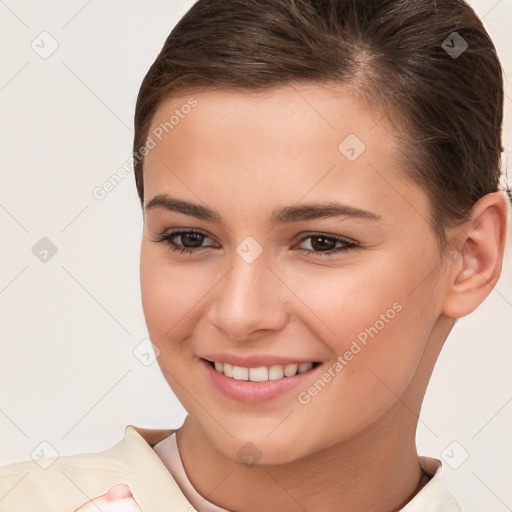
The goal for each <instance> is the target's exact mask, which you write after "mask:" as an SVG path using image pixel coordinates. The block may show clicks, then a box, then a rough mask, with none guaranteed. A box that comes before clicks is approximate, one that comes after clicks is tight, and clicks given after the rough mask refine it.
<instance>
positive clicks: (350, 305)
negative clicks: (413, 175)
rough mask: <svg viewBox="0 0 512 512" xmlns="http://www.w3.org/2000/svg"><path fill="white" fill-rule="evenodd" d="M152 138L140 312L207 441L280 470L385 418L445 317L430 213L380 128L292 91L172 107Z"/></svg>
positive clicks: (359, 111)
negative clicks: (250, 453) (248, 452)
mask: <svg viewBox="0 0 512 512" xmlns="http://www.w3.org/2000/svg"><path fill="white" fill-rule="evenodd" d="M187 104H188V105H193V107H192V108H185V107H184V105H187ZM179 113H181V115H179ZM173 115H174V116H175V117H176V119H177V118H178V117H179V122H176V119H174V122H173V123H172V128H170V127H169V126H170V125H169V120H170V119H171V116H173ZM166 122H167V129H166V130H163V131H162V126H164V124H165V123H166ZM162 132H163V133H162ZM166 132H168V133H166ZM149 133H150V136H151V137H152V139H153V143H150V144H148V147H152V149H151V150H150V152H149V154H148V155H147V156H146V159H145V165H144V196H145V198H144V199H145V201H144V203H145V212H144V214H145V221H144V234H143V240H142V247H141V265H140V271H141V287H142V300H143V308H144V314H145V317H146V321H147V326H148V330H149V334H150V337H151V340H152V342H153V344H154V345H155V346H156V347H157V348H158V350H159V351H160V355H159V357H158V362H159V364H160V367H161V369H162V371H163V375H164V376H165V378H166V379H167V381H168V382H169V384H170V386H171V387H172V389H173V391H174V392H175V394H176V395H177V397H178V398H179V400H180V401H181V402H182V404H183V405H184V407H185V408H186V409H187V411H188V413H189V415H190V417H191V418H192V420H193V422H194V423H195V424H196V425H197V427H198V428H200V429H201V430H202V431H203V432H204V434H205V436H206V437H207V438H208V439H209V440H210V442H211V444H212V445H213V446H214V447H215V448H216V449H217V450H218V451H219V452H221V453H222V454H224V455H226V456H228V457H230V458H232V459H236V458H240V450H241V448H242V447H244V448H243V449H249V448H247V447H248V446H250V445H247V443H252V444H253V445H254V447H256V448H251V449H252V450H255V451H257V452H258V457H259V458H260V460H259V462H260V463H268V464H274V463H282V462H289V461H292V460H294V459H297V458H299V457H302V456H305V455H308V454H312V453H314V452H317V451H320V450H322V449H324V448H326V447H328V446H331V445H333V444H335V443H339V442H342V441H344V440H346V439H348V438H350V437H351V436H354V435H356V434H357V433H358V432H361V431H363V430H364V429H365V428H366V427H367V426H368V425H370V424H372V423H374V422H376V421H378V420H379V418H382V417H384V415H385V413H386V412H387V411H389V410H391V408H392V407H393V405H394V404H396V402H397V400H398V397H400V396H401V395H402V394H403V393H404V391H405V390H406V388H407V386H408V385H409V383H410V382H411V379H412V378H413V376H414V374H415V371H416V369H417V367H418V365H419V363H420V361H421V358H422V355H423V353H424V349H425V346H426V344H427V342H428V339H429V336H430V335H431V331H432V329H433V326H434V324H435V323H436V321H437V319H438V317H439V316H440V314H441V302H442V282H441V277H440V272H439V271H438V270H437V269H438V264H439V258H440V256H439V251H438V249H437V246H436V243H435V237H434V233H433V232H432V229H431V227H430V226H429V224H428V223H427V221H426V219H427V218H428V217H429V202H428V198H427V196H426V194H425V193H424V192H423V191H422V189H420V188H419V187H418V186H417V185H415V184H414V183H412V182H411V181H409V180H408V179H407V178H405V177H404V175H403V173H402V169H401V168H400V165H399V163H398V158H397V157H398V155H399V151H400V149H401V148H400V147H399V146H398V143H397V142H396V140H395V138H394V136H393V133H392V131H391V130H390V128H389V126H387V125H386V123H385V121H384V120H380V121H379V117H378V116H377V114H375V115H374V114H373V113H372V112H370V111H368V110H367V109H365V108H363V107H362V106H361V105H360V104H359V103H357V102H356V101H355V100H354V98H353V97H352V96H351V95H350V94H349V91H348V90H346V89H344V88H343V87H342V86H338V87H336V88H332V87H331V88H327V87H326V86H324V85H318V84H316V85H315V84H308V85H305V84H302V85H294V86H293V87H291V86H283V87H280V88H276V89H273V90H270V91H266V92H263V93H261V92H259V93H256V92H250V93H249V92H248V93H241V92H234V91H226V90H224V91H220V90H217V91H213V90H205V91H203V92H201V93H198V94H194V95H193V98H191V96H187V95H183V96H180V97H173V98H169V99H167V100H166V101H165V102H164V103H162V104H161V106H160V107H159V109H158V111H157V112H156V115H155V116H154V119H153V121H152V126H151V128H150V132H149ZM155 134H158V136H155ZM159 139H161V140H159ZM153 146H154V147H153ZM215 367H216V368H215ZM247 378H248V379H249V380H246V379H247ZM306 434H307V435H306ZM242 451H243V450H242Z"/></svg>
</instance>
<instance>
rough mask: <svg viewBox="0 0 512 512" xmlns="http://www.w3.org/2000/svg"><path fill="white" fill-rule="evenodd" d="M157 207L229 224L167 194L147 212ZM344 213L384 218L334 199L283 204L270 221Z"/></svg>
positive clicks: (215, 213) (149, 205)
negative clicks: (301, 203)
mask: <svg viewBox="0 0 512 512" xmlns="http://www.w3.org/2000/svg"><path fill="white" fill-rule="evenodd" d="M154 208H163V209H165V210H169V211H172V212H177V213H182V214H184V215H190V216H191V217H196V218H197V219H201V220H206V221H209V222H216V223H218V224H224V225H225V222H224V220H223V219H222V217H221V215H220V214H219V212H218V211H216V210H213V209H211V208H208V207H206V206H202V205H199V204H195V203H191V202H189V201H184V200H182V199H174V198H172V197H169V196H168V195H166V194H160V195H157V196H155V197H153V198H152V199H151V200H150V201H148V203H147V204H146V206H145V210H146V211H147V210H151V209H154ZM340 216H343V217H352V218H357V219H363V220H371V221H379V220H382V217H381V216H380V215H378V214H376V213H373V212H370V211H368V210H361V209H360V208H354V207H353V206H348V205H344V204H341V203H337V202H334V201H330V202H325V203H310V204H304V205H301V206H295V205H294V206H281V207H279V208H276V209H275V210H274V211H273V212H272V214H271V215H270V223H271V225H277V224H288V223H292V222H300V221H307V220H314V219H320V218H330V217H340Z"/></svg>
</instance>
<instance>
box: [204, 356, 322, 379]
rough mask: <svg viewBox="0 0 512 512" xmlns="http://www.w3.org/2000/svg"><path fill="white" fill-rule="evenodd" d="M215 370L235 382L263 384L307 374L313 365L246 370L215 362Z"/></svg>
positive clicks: (264, 367)
mask: <svg viewBox="0 0 512 512" xmlns="http://www.w3.org/2000/svg"><path fill="white" fill-rule="evenodd" d="M214 364H215V369H216V370H217V371H218V372H220V373H223V374H224V375H225V376H226V377H232V378H233V379H235V380H250V381H253V382H263V381H266V380H278V379H282V378H283V377H293V376H294V375H295V374H297V373H302V372H306V371H308V370H311V368H313V363H301V364H287V365H281V364H274V365H272V366H258V367H257V368H245V367H244V366H233V365H231V364H229V363H221V362H219V361H215V363H214Z"/></svg>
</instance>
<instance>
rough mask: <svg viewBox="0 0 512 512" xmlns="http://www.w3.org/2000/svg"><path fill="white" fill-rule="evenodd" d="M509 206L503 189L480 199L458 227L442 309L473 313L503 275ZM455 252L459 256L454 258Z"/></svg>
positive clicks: (450, 312)
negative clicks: (470, 214)
mask: <svg viewBox="0 0 512 512" xmlns="http://www.w3.org/2000/svg"><path fill="white" fill-rule="evenodd" d="M508 210H509V205H508V201H507V199H506V198H505V196H504V195H503V194H502V193H500V192H494V193H491V194H487V195H485V196H484V197H482V198H481V199H480V200H478V201H477V203H476V204H475V206H474V208H473V214H472V216H471V218H470V219H469V220H468V221H467V222H466V223H465V224H464V225H463V226H461V227H459V228H457V229H456V233H455V235H454V238H452V243H451V244H450V245H451V246H452V249H453V247H454V246H457V247H458V248H459V249H457V250H455V251H452V252H451V253H450V254H451V255H452V256H451V257H448V260H449V261H451V263H450V275H449V281H448V283H447V289H446V294H445V300H444V306H443V312H444V314H445V315H447V316H449V317H452V318H461V317H463V316H466V315H469V314H470V313H471V312H473V311H474V310H475V309H476V308H477V307H478V306H479V305H480V304H481V303H482V302H483V301H484V299H485V298H486V297H487V296H488V295H489V294H490V292H491V291H492V289H493V288H494V286H495V285H496V283H497V282H498V279H499V277H500V274H501V267H502V263H503V254H504V251H505V239H506V232H507V225H508V217H509V215H508ZM454 241H456V242H455V243H454ZM453 254H456V255H457V257H455V258H454V257H453Z"/></svg>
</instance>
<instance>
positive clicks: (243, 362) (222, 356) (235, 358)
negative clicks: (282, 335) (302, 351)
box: [200, 352, 320, 368]
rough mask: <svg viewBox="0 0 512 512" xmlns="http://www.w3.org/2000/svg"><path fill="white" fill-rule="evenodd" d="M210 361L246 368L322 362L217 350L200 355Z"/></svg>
mask: <svg viewBox="0 0 512 512" xmlns="http://www.w3.org/2000/svg"><path fill="white" fill-rule="evenodd" d="M200 357H201V358H202V359H207V360H208V361H212V362H213V361H218V362H220V363H228V364H231V365H233V366H243V367H245V368H258V366H272V365H273V364H279V365H283V366H286V365H287V364H297V365H299V364H301V363H313V362H320V361H317V360H316V359H294V358H293V357H285V356H278V355H270V354H248V355H245V356H241V355H237V354H228V353H225V352H215V353H209V354H205V355H202V356H200Z"/></svg>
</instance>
